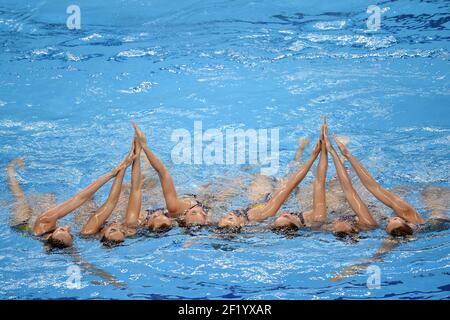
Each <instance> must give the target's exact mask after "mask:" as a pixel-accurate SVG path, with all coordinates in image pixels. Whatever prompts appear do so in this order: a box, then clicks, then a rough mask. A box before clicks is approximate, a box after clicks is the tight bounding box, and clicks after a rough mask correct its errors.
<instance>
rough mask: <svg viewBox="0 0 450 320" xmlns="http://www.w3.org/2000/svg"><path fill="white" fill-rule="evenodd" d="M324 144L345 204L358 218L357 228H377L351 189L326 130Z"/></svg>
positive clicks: (362, 203) (351, 186)
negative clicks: (332, 163) (329, 155)
mask: <svg viewBox="0 0 450 320" xmlns="http://www.w3.org/2000/svg"><path fill="white" fill-rule="evenodd" d="M325 143H326V145H327V150H328V151H329V152H330V154H331V157H332V158H333V162H334V166H335V168H336V172H337V175H338V179H339V182H340V183H341V187H342V190H343V191H344V194H345V197H346V199H347V202H348V203H349V205H350V207H351V208H352V210H353V211H354V212H355V213H356V215H357V216H358V218H359V219H358V227H359V228H361V229H371V228H375V227H376V226H378V223H377V222H376V221H375V219H374V218H373V217H372V215H371V214H370V213H369V209H368V208H367V205H366V204H365V203H364V202H363V201H362V200H361V198H360V197H359V195H358V193H357V192H356V191H355V189H354V188H353V185H352V182H351V180H350V177H349V176H348V174H347V171H346V170H345V167H344V165H343V164H342V162H341V159H339V156H338V154H337V153H336V150H334V148H333V146H332V145H331V142H330V139H329V138H328V130H326V131H325Z"/></svg>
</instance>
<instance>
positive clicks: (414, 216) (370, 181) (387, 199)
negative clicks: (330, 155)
mask: <svg viewBox="0 0 450 320" xmlns="http://www.w3.org/2000/svg"><path fill="white" fill-rule="evenodd" d="M333 137H334V141H335V142H336V144H337V145H338V147H339V149H340V151H341V153H342V155H343V156H344V157H345V158H346V159H347V160H348V161H349V162H350V164H351V165H352V167H353V169H354V170H355V172H356V174H357V175H358V176H359V178H360V180H361V182H362V184H363V185H364V186H365V187H366V188H367V190H369V191H370V192H371V193H372V194H373V195H374V196H375V198H377V199H378V200H380V201H381V202H382V203H384V204H385V205H386V206H388V207H390V208H391V209H392V210H394V212H395V214H396V215H397V216H399V217H400V218H403V219H404V220H406V221H407V222H412V223H416V224H417V223H423V222H424V220H423V219H422V217H421V216H420V215H419V214H418V213H417V211H416V209H414V208H413V207H412V206H411V205H410V204H409V203H407V202H406V201H405V200H403V199H402V198H400V197H399V196H398V195H396V194H395V193H393V192H390V191H388V190H386V189H384V188H382V187H381V186H380V185H379V184H378V182H376V181H375V179H374V178H373V177H372V176H371V175H370V174H369V172H368V171H367V170H366V169H365V168H364V167H363V166H362V164H361V163H360V162H359V161H358V160H357V159H356V158H355V157H354V156H353V155H352V154H351V153H350V151H349V150H348V149H347V147H346V146H345V145H344V144H343V143H341V142H340V141H339V140H338V139H337V138H336V137H335V136H334V135H333Z"/></svg>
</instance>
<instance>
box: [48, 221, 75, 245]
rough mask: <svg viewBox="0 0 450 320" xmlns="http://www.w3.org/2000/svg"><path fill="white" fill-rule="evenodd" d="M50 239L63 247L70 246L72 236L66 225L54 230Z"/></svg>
mask: <svg viewBox="0 0 450 320" xmlns="http://www.w3.org/2000/svg"><path fill="white" fill-rule="evenodd" d="M51 237H52V240H53V241H57V242H58V243H60V244H61V246H63V247H70V246H72V243H73V235H72V233H71V231H70V226H68V225H66V226H63V227H58V228H56V229H55V231H53V233H52V235H51Z"/></svg>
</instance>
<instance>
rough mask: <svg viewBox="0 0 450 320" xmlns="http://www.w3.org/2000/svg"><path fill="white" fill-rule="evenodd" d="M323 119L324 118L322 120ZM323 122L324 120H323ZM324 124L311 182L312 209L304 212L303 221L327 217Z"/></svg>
mask: <svg viewBox="0 0 450 320" xmlns="http://www.w3.org/2000/svg"><path fill="white" fill-rule="evenodd" d="M324 121H325V120H324ZM324 124H325V122H324ZM324 128H325V127H324V125H323V126H322V130H321V133H320V140H321V141H322V143H321V146H320V147H321V151H320V160H319V164H318V165H317V172H316V178H315V179H314V182H313V209H312V211H309V212H305V214H304V218H305V221H307V222H309V223H311V222H319V223H323V222H325V220H326V219H327V205H326V194H325V183H326V180H327V168H328V154H327V148H326V145H325V141H324V140H323V139H324Z"/></svg>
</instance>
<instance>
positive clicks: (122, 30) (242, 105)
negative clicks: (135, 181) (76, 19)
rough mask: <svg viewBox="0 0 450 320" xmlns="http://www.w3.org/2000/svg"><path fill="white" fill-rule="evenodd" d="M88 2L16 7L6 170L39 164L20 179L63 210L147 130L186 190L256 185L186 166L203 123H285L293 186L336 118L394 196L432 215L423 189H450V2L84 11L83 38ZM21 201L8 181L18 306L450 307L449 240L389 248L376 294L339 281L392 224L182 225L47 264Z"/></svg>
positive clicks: (9, 286) (5, 263)
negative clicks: (27, 229) (20, 162)
mask: <svg viewBox="0 0 450 320" xmlns="http://www.w3.org/2000/svg"><path fill="white" fill-rule="evenodd" d="M71 4H72V2H71V1H36V2H28V1H9V0H7V1H2V3H1V4H0V43H1V51H0V66H1V74H0V166H1V167H2V168H4V167H6V165H7V164H8V162H9V161H10V160H12V159H14V158H16V157H25V158H26V170H25V171H19V181H20V182H21V184H22V185H23V188H24V190H25V192H26V193H27V194H29V195H32V194H37V193H45V192H54V193H55V194H56V196H57V199H58V201H62V200H65V199H67V198H69V197H70V196H71V195H73V194H74V193H75V192H76V191H78V190H80V189H81V188H82V187H84V186H85V185H87V184H88V183H89V182H90V181H92V180H93V179H95V178H96V177H97V176H99V175H101V174H102V173H104V172H106V171H107V170H109V169H110V168H111V167H112V166H114V165H115V164H116V163H117V162H118V161H119V160H120V159H121V158H122V157H123V156H124V154H125V153H126V152H127V150H128V148H129V142H130V141H131V138H132V134H133V133H132V131H131V126H130V120H131V119H134V120H136V121H137V122H138V123H139V124H140V125H141V127H142V128H143V129H144V131H145V132H146V133H147V135H148V138H149V144H150V145H151V146H152V147H153V148H154V150H155V151H156V152H157V153H158V154H159V155H160V156H161V158H162V159H163V160H164V161H165V162H166V163H168V166H169V167H170V170H171V172H172V173H173V176H174V178H175V181H176V184H177V186H179V187H180V188H181V189H182V190H184V191H191V190H193V189H195V188H196V187H197V186H199V185H202V184H204V183H206V182H209V181H215V180H218V179H220V178H221V177H224V176H226V177H232V176H245V175H247V174H248V170H246V169H247V168H245V167H242V166H238V165H174V164H172V163H171V158H170V150H171V148H172V147H173V146H174V144H175V143H174V142H172V141H171V139H170V137H171V133H172V132H173V131H174V130H176V129H180V128H185V129H187V130H189V131H191V132H192V130H193V125H194V121H202V124H203V128H204V130H206V129H209V128H218V129H225V128H253V129H259V128H279V132H280V167H281V169H280V171H279V172H278V174H277V175H278V176H282V175H283V174H284V168H285V166H286V165H287V163H288V162H289V160H290V159H292V157H293V156H294V153H295V149H296V146H297V140H298V138H299V137H303V136H307V137H310V138H311V139H316V138H317V131H318V128H319V127H320V122H321V116H322V114H327V116H328V119H329V127H330V129H331V130H332V131H334V132H336V133H338V134H341V135H346V136H348V137H350V143H349V148H350V149H351V150H352V151H353V153H354V154H355V155H356V156H357V157H358V158H360V159H361V160H362V162H363V163H364V164H365V165H366V166H367V168H368V169H369V170H370V171H371V172H372V173H373V174H374V176H375V177H376V178H377V179H378V180H379V181H380V182H381V183H382V184H383V185H384V186H386V187H389V188H394V187H398V186H401V187H406V188H405V189H407V190H409V191H408V192H406V193H405V196H406V198H407V199H408V201H410V202H411V203H412V204H414V205H415V206H416V207H417V208H418V210H419V211H420V212H421V213H423V214H424V216H425V217H427V216H428V215H429V211H427V209H426V208H425V205H424V203H423V202H422V201H421V196H420V194H421V191H422V190H423V189H424V188H425V187H426V186H429V185H436V186H442V187H449V186H450V184H449V164H450V155H449V145H450V122H449V119H450V118H449V116H450V109H449V102H450V82H449V72H448V71H449V48H450V45H449V44H450V41H449V37H450V33H449V28H450V25H449V23H450V22H449V21H450V15H449V12H450V3H449V2H448V1H407V0H400V1H381V2H375V3H374V2H371V1H345V2H344V1H339V3H334V2H330V1H299V0H296V1H279V2H278V1H277V2H276V3H275V1H253V2H252V1H191V0H189V1H143V0H139V1H133V0H127V1H105V2H100V1H84V0H83V1H77V4H78V5H79V7H80V10H81V24H80V27H81V28H80V29H79V30H69V29H68V28H67V26H66V19H67V17H68V16H69V14H67V13H66V9H67V7H68V6H69V5H71ZM369 5H377V6H378V7H379V8H380V9H381V12H380V13H381V20H380V22H381V25H380V28H379V29H378V30H377V31H370V30H368V26H367V23H366V22H367V19H368V17H369V16H370V14H369V13H367V12H366V10H367V8H368V6H369ZM309 151H310V148H308V149H307V152H308V153H309ZM330 163H331V162H330ZM251 169H252V170H253V169H255V168H254V167H252V168H251ZM333 171H334V169H333V168H332V167H331V166H330V171H329V175H328V176H329V178H331V176H332V175H333ZM127 179H129V177H127ZM308 179H309V180H311V179H312V176H309V177H308ZM107 192H108V190H107V188H104V189H102V190H101V191H100V193H99V199H104V198H105V197H106V195H107ZM161 200H162V199H161ZM11 201H12V196H11V195H10V193H9V191H8V188H7V180H6V176H5V175H4V174H1V175H0V202H1V204H2V206H1V209H0V222H1V223H0V298H1V299H15V298H24V299H36V298H44V299H47V298H77V299H78V298H83V299H89V298H94V299H103V298H105V299H109V298H121V299H122V298H123V299H161V298H195V299H197V298H204V299H221V298H228V299H299V298H301V299H303V298H304V299H342V298H347V299H353V298H357V299H369V298H388V299H445V298H449V297H450V293H449V291H450V276H449V275H450V267H449V266H450V244H449V241H450V232H449V231H448V230H441V231H435V232H428V233H422V234H418V235H416V236H415V237H414V239H413V240H414V241H409V242H405V243H402V244H400V245H399V246H397V247H396V248H395V249H394V250H393V251H392V252H390V253H388V254H386V255H385V256H384V257H383V259H382V260H381V261H378V262H376V265H377V266H378V267H379V268H380V271H381V274H380V275H381V288H379V289H369V288H368V287H367V285H366V282H367V279H368V274H366V273H365V272H361V273H359V274H356V275H354V276H351V277H348V278H345V279H343V280H342V281H339V282H332V281H330V279H331V277H332V276H333V274H334V273H335V272H337V271H340V270H342V269H343V268H344V267H345V266H348V265H351V264H353V263H355V262H358V261H364V260H367V259H369V258H370V257H371V256H372V255H373V254H374V253H375V252H376V250H377V249H378V247H379V246H380V244H381V243H382V241H383V239H384V238H385V232H384V230H383V229H382V228H381V229H378V230H375V231H371V232H367V233H365V234H364V235H363V236H362V238H361V239H360V241H359V242H358V243H351V242H346V241H339V240H337V239H336V238H335V237H334V236H333V235H330V234H325V233H320V232H314V231H305V230H303V231H300V232H299V233H298V236H296V237H286V236H283V235H279V234H274V233H272V232H258V233H254V232H252V233H250V232H248V233H242V234H240V235H237V236H236V237H233V238H231V239H227V238H223V237H219V236H217V235H216V234H215V233H214V232H213V231H211V230H201V231H197V232H194V234H191V233H189V232H186V231H185V230H183V229H173V230H171V231H170V232H168V233H165V234H162V235H142V236H139V237H135V238H132V239H127V241H126V242H125V243H124V245H122V246H119V247H116V248H110V249H108V248H105V247H104V246H102V245H101V244H100V243H99V242H98V241H96V240H88V239H80V238H76V240H75V247H76V252H73V251H72V252H65V251H61V252H53V253H48V252H47V251H46V250H45V249H44V247H43V245H42V243H41V242H39V241H36V240H35V239H32V238H31V237H28V236H25V235H22V234H20V233H18V232H16V231H14V230H12V229H11V228H10V227H9V226H8V218H9V215H10V213H11V207H12V204H11ZM245 201H246V200H245V199H244V197H243V196H241V197H236V199H233V201H231V202H230V207H238V206H240V205H242V206H244V205H245V204H246V202H245ZM288 205H289V206H292V207H295V206H296V203H295V199H291V200H290V202H289V204H288ZM386 213H387V214H390V211H388V210H386ZM64 220H65V221H66V222H67V223H70V224H72V225H73V226H74V224H73V220H74V218H73V217H72V216H68V217H67V218H65V219H64ZM74 229H75V232H76V231H77V228H76V226H74ZM193 237H194V238H195V240H194V241H192V238H193ZM73 265H75V266H81V267H82V268H81V272H82V273H81V284H80V286H79V287H77V288H70V287H68V286H67V281H68V278H69V274H68V268H69V270H71V269H70V267H71V266H73ZM99 269H101V270H102V271H99ZM95 270H97V271H98V272H96V271H95ZM100 272H103V273H100ZM69 273H70V272H69ZM104 274H109V275H110V276H109V278H108V277H106V278H105V277H104V276H103V277H102V275H104ZM111 277H113V278H114V279H115V280H114V281H111V280H107V279H111ZM118 283H120V285H118Z"/></svg>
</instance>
